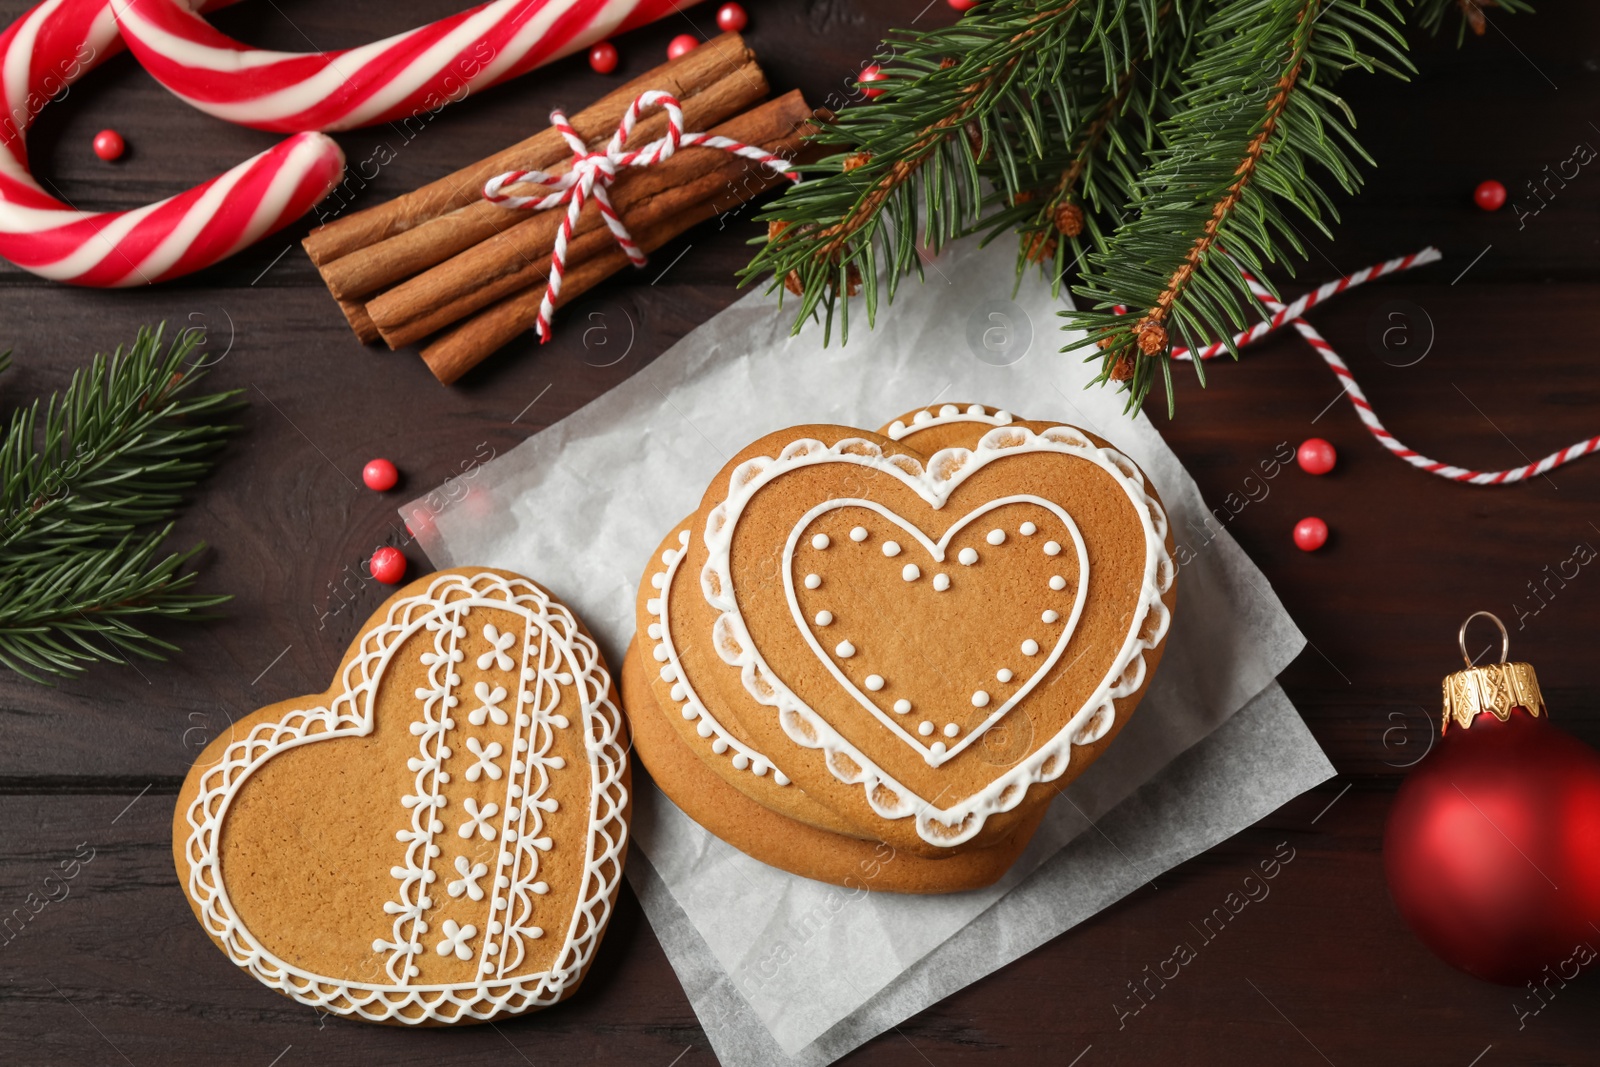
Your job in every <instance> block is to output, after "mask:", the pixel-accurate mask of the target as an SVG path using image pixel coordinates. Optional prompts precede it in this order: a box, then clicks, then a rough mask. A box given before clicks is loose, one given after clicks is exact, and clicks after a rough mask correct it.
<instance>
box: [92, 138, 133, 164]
mask: <svg viewBox="0 0 1600 1067" xmlns="http://www.w3.org/2000/svg"><path fill="white" fill-rule="evenodd" d="M127 149H128V142H126V141H124V140H123V139H122V134H120V133H118V132H117V131H116V130H101V131H100V132H99V133H97V134H95V135H94V154H95V155H97V156H99V157H100V158H101V159H103V160H105V161H106V162H107V163H110V162H112V161H113V160H117V159H121V158H122V153H123V152H125V151H127Z"/></svg>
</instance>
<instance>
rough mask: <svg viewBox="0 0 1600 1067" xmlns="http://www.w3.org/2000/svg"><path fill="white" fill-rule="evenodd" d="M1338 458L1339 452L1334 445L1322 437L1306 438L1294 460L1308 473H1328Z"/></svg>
mask: <svg viewBox="0 0 1600 1067" xmlns="http://www.w3.org/2000/svg"><path fill="white" fill-rule="evenodd" d="M1338 459H1339V453H1337V452H1335V451H1334V450H1333V445H1331V444H1329V443H1328V442H1327V441H1324V440H1323V439H1322V438H1320V437H1308V438H1306V439H1305V440H1304V441H1302V442H1300V447H1299V448H1297V449H1296V450H1295V453H1294V461H1295V462H1296V463H1298V464H1300V469H1301V470H1303V471H1305V472H1306V473H1307V474H1327V473H1328V472H1329V471H1331V470H1333V465H1334V464H1335V463H1336V462H1338Z"/></svg>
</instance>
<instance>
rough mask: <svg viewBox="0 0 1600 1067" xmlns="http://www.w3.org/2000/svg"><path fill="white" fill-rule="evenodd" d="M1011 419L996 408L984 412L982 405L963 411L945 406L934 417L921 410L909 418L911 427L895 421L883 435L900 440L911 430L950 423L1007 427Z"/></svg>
mask: <svg viewBox="0 0 1600 1067" xmlns="http://www.w3.org/2000/svg"><path fill="white" fill-rule="evenodd" d="M1011 421H1012V419H1011V415H1010V413H1009V412H1005V411H1002V410H1000V409H999V408H996V409H995V411H994V414H992V415H991V414H990V413H989V412H988V411H987V410H985V408H984V406H983V405H982V404H972V405H969V406H968V407H967V409H966V410H965V411H962V410H961V409H960V408H958V407H956V405H954V404H946V405H944V406H943V407H941V408H940V409H939V414H938V415H935V414H934V413H933V412H932V411H930V410H926V409H924V410H922V411H919V412H917V413H916V414H915V415H913V416H911V422H912V425H910V426H907V425H906V424H905V420H903V419H896V420H895V421H894V423H893V425H891V426H890V427H889V429H888V431H887V432H886V433H885V434H884V436H886V437H888V438H889V440H891V441H899V440H902V439H903V438H904V437H905V436H906V435H907V434H909V433H911V432H912V431H913V430H920V429H922V428H923V427H925V426H944V425H947V424H949V423H952V422H981V423H984V424H986V425H989V426H1007V425H1010V423H1011Z"/></svg>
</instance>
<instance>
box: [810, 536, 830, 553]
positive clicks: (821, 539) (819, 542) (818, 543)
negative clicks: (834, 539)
mask: <svg viewBox="0 0 1600 1067" xmlns="http://www.w3.org/2000/svg"><path fill="white" fill-rule="evenodd" d="M828 544H829V541H828V535H827V534H817V536H815V537H813V538H812V539H811V547H812V548H814V549H816V550H817V551H819V552H820V551H822V550H823V549H824V548H827V547H828Z"/></svg>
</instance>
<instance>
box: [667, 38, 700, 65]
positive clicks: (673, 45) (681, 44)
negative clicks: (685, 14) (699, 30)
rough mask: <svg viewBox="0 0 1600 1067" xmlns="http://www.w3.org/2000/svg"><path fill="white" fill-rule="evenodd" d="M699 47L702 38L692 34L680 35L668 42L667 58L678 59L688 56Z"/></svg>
mask: <svg viewBox="0 0 1600 1067" xmlns="http://www.w3.org/2000/svg"><path fill="white" fill-rule="evenodd" d="M699 47H700V38H698V37H696V36H695V35H694V34H692V33H680V34H678V36H676V37H674V38H673V39H672V40H670V41H668V42H667V58H668V59H677V58H678V57H679V56H686V55H688V54H689V53H690V52H693V51H694V50H695V49H696V48H699Z"/></svg>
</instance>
